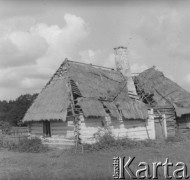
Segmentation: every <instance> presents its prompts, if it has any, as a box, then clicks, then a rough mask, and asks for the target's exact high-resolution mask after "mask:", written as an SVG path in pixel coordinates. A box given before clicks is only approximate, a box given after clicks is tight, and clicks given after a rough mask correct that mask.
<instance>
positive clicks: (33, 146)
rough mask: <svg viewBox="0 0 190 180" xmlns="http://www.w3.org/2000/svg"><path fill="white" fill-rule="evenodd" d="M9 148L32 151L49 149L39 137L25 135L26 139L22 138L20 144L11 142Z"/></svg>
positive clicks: (37, 151)
mask: <svg viewBox="0 0 190 180" xmlns="http://www.w3.org/2000/svg"><path fill="white" fill-rule="evenodd" d="M8 149H9V150H13V151H19V152H32V153H39V152H47V151H48V147H47V146H45V145H43V144H42V141H41V139H39V138H37V137H35V138H32V139H28V138H27V137H25V138H24V139H21V140H20V141H19V143H18V144H14V143H9V144H8Z"/></svg>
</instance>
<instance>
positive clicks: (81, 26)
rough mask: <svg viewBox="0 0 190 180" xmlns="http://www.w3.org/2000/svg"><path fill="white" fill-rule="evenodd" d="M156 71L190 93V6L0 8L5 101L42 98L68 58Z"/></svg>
mask: <svg viewBox="0 0 190 180" xmlns="http://www.w3.org/2000/svg"><path fill="white" fill-rule="evenodd" d="M117 46H126V47H127V48H128V59H129V61H130V64H131V70H132V72H133V73H140V72H142V71H143V70H145V69H147V68H150V67H152V66H156V69H158V70H160V71H162V72H163V73H164V74H165V76H167V77H168V78H170V79H171V80H173V81H175V82H177V83H178V84H179V85H180V86H182V87H183V88H184V89H186V90H187V91H189V92H190V1H187V0H180V1H177V0H172V1H171V0H165V1H156V0H155V1H150V0H131V1H130V0H109V1H105V0H96V1H92V0H68V1H64V0H62V1H61V0H38V1H37V0H33V1H31V0H0V100H10V99H15V98H17V97H18V96H20V95H21V94H26V93H30V94H33V93H38V92H40V91H41V89H42V88H43V87H44V85H45V84H46V83H47V81H48V80H49V79H50V77H51V76H52V75H53V74H54V72H55V71H56V70H57V69H58V67H59V66H60V64H61V63H62V62H63V61H64V59H65V58H68V59H70V60H73V61H79V62H85V63H92V64H95V65H101V66H106V67H112V68H114V67H115V64H114V51H113V48H114V47H117Z"/></svg>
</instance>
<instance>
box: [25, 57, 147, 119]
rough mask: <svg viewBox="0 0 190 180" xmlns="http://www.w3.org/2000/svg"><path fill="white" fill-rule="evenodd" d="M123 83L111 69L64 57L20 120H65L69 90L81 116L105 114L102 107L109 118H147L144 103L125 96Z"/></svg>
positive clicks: (122, 78) (119, 75)
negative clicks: (81, 113) (81, 112)
mask: <svg viewBox="0 0 190 180" xmlns="http://www.w3.org/2000/svg"><path fill="white" fill-rule="evenodd" d="M126 83H127V81H126V79H125V77H124V76H123V75H122V74H121V73H120V72H118V71H115V70H113V69H109V68H103V67H97V66H93V65H90V64H83V63H77V62H73V61H69V60H65V61H64V62H63V63H62V64H61V66H60V68H59V69H58V70H57V71H56V73H55V74H54V75H53V77H52V78H51V79H50V81H49V82H48V83H47V85H46V86H45V87H44V89H43V90H42V91H41V93H40V94H39V96H38V97H37V98H36V100H35V101H34V103H33V104H32V106H31V107H30V108H29V110H28V111H27V113H26V115H25V117H24V121H33V120H36V121H40V120H55V119H61V120H63V121H65V120H66V114H67V113H66V112H67V109H68V107H69V106H70V104H71V93H73V94H75V96H74V98H75V99H74V101H75V102H77V104H76V105H79V106H80V107H81V109H82V111H83V114H84V116H85V117H90V116H95V117H102V116H107V115H108V114H107V112H106V110H105V108H106V109H108V110H109V113H110V115H111V116H113V117H117V118H118V117H119V116H120V114H119V113H121V115H123V117H125V118H126V119H147V117H148V111H147V108H146V106H145V104H144V103H142V102H139V101H138V100H135V99H134V100H132V99H131V98H130V97H129V94H128V90H127V86H126V85H127V84H126ZM70 86H71V87H70Z"/></svg>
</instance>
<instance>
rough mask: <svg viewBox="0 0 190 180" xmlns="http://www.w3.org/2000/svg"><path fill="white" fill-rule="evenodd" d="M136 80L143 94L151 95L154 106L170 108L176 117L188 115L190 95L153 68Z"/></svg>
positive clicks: (189, 111)
mask: <svg viewBox="0 0 190 180" xmlns="http://www.w3.org/2000/svg"><path fill="white" fill-rule="evenodd" d="M136 80H137V82H138V86H140V87H141V88H142V89H143V90H144V92H145V93H147V94H153V99H154V101H155V102H156V106H171V107H173V108H175V111H176V115H177V116H178V117H180V116H181V115H183V114H189V113H190V93H189V92H187V91H186V90H184V89H183V88H182V87H180V86H179V85H178V84H176V83H175V82H173V81H172V80H170V79H168V78H167V77H165V76H164V74H163V73H162V72H160V71H158V70H155V67H152V68H150V69H147V70H145V71H144V72H142V73H140V74H139V75H138V76H137V77H136Z"/></svg>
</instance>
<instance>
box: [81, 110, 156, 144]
mask: <svg viewBox="0 0 190 180" xmlns="http://www.w3.org/2000/svg"><path fill="white" fill-rule="evenodd" d="M80 119H81V122H80V138H81V141H82V143H90V144H91V143H94V142H96V139H95V138H94V134H95V133H97V132H98V131H99V130H103V129H104V127H103V126H102V121H104V122H106V124H107V127H108V129H109V130H110V131H111V133H112V134H113V135H114V137H115V138H116V139H120V138H130V139H136V140H145V139H155V126H154V116H153V112H152V111H149V118H148V119H147V120H146V121H142V120H124V121H122V120H121V121H119V120H116V119H114V118H110V117H106V118H105V119H97V118H88V119H85V121H84V117H83V116H81V117H80Z"/></svg>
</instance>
